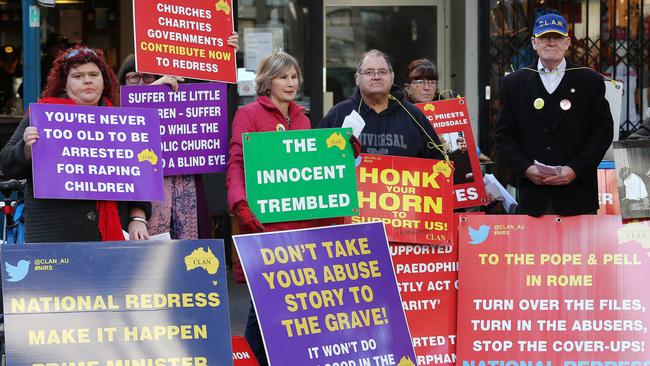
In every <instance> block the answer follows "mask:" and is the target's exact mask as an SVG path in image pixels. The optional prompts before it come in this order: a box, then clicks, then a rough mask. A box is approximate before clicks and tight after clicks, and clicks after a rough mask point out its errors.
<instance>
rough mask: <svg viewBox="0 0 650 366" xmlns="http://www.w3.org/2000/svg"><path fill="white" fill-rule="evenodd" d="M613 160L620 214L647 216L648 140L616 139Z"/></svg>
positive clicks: (649, 201) (649, 199)
mask: <svg viewBox="0 0 650 366" xmlns="http://www.w3.org/2000/svg"><path fill="white" fill-rule="evenodd" d="M614 161H615V162H616V170H615V174H616V184H617V186H618V197H619V202H620V208H621V216H623V218H624V219H638V218H644V217H650V196H649V195H648V193H649V192H650V186H648V183H647V181H648V179H650V178H649V175H648V173H650V140H626V141H615V142H614Z"/></svg>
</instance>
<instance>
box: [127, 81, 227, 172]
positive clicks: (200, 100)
mask: <svg viewBox="0 0 650 366" xmlns="http://www.w3.org/2000/svg"><path fill="white" fill-rule="evenodd" d="M120 97H121V100H122V103H121V105H122V106H124V107H147V108H157V109H158V117H160V140H161V144H162V146H161V149H162V163H163V168H164V174H165V175H186V174H209V173H221V172H224V171H225V170H226V155H227V153H228V111H227V103H226V85H225V84H222V83H201V84H179V86H178V91H177V92H174V91H172V90H171V89H170V88H169V87H168V86H163V85H160V86H154V85H145V86H122V87H121V89H120Z"/></svg>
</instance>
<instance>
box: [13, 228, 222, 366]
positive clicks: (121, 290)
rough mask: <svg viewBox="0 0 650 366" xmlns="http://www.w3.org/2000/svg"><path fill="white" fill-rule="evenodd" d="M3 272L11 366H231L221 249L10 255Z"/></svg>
mask: <svg viewBox="0 0 650 366" xmlns="http://www.w3.org/2000/svg"><path fill="white" fill-rule="evenodd" d="M161 259H162V260H161ZM0 263H2V266H3V269H4V271H5V273H6V274H8V276H3V279H2V293H3V301H4V319H5V320H4V321H5V341H6V351H7V365H8V366H19V365H20V366H23V365H25V366H26V365H29V366H33V365H49V366H57V365H61V366H62V365H86V366H124V365H137V364H139V365H158V366H165V365H167V366H172V365H199V366H206V365H233V353H232V347H231V335H230V318H229V314H228V291H227V283H226V262H225V261H224V251H223V242H222V241H220V240H219V241H216V240H192V241H140V242H129V243H128V244H124V243H123V242H102V243H55V244H30V245H23V246H11V247H8V246H7V247H3V248H2V251H0Z"/></svg>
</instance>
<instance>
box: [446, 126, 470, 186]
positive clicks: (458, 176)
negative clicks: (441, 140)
mask: <svg viewBox="0 0 650 366" xmlns="http://www.w3.org/2000/svg"><path fill="white" fill-rule="evenodd" d="M456 145H457V146H458V148H457V149H456V150H454V151H452V152H451V153H449V159H451V161H453V162H454V184H463V183H470V182H473V181H474V174H473V173H472V164H471V162H470V160H469V152H468V151H467V141H466V140H465V138H464V137H462V136H461V137H458V138H457V139H456Z"/></svg>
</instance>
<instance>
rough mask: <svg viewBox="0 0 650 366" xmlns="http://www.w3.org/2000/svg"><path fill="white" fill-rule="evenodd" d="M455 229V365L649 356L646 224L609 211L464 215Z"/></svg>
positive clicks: (592, 363)
mask: <svg viewBox="0 0 650 366" xmlns="http://www.w3.org/2000/svg"><path fill="white" fill-rule="evenodd" d="M459 230H460V243H459V248H460V253H459V262H460V268H461V271H460V273H459V293H458V358H459V359H461V360H463V363H464V364H467V365H477V366H478V365H487V364H488V362H493V361H494V360H502V361H504V363H506V364H507V363H509V362H507V360H517V361H516V362H517V364H524V363H525V364H528V365H534V364H535V365H538V364H540V363H539V362H541V361H542V360H543V361H546V363H543V364H544V365H563V366H601V365H605V364H611V365H623V364H625V365H635V364H639V365H641V364H643V362H645V361H647V360H648V359H650V347H648V345H647V343H648V342H647V340H648V324H650V311H647V310H646V309H647V307H648V306H650V293H649V292H648V291H644V290H643V289H644V288H645V287H646V282H647V279H648V278H650V225H649V223H648V222H642V223H633V224H627V225H622V224H621V217H620V216H613V215H609V216H596V215H585V216H574V217H563V218H558V217H555V216H543V217H541V218H532V217H529V216H467V217H466V218H465V221H464V222H461V224H460V226H459ZM578 360H580V361H578ZM639 361H641V362H639ZM490 364H491V363H490Z"/></svg>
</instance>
